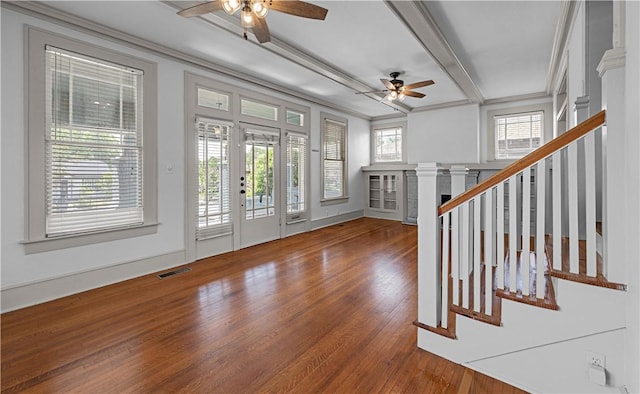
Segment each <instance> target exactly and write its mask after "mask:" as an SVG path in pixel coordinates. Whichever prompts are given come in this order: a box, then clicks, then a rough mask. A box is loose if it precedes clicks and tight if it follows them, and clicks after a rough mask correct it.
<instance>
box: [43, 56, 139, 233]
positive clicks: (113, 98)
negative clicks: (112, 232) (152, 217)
mask: <svg viewBox="0 0 640 394" xmlns="http://www.w3.org/2000/svg"><path fill="white" fill-rule="evenodd" d="M45 51H46V92H47V93H46V114H45V116H46V124H45V127H46V131H45V152H46V153H45V179H46V187H45V193H46V226H45V232H46V236H47V237H55V236H61V235H69V234H81V233H86V232H93V231H99V230H104V229H109V228H118V227H126V226H134V225H139V224H142V223H143V196H142V186H143V185H142V179H143V178H142V175H143V174H142V159H143V158H142V143H143V141H142V110H143V103H142V77H143V73H142V71H140V70H135V69H131V68H127V67H123V66H120V65H116V64H113V63H109V62H105V61H102V60H98V59H92V58H88V57H85V56H82V55H78V54H75V53H72V52H68V51H65V50H61V49H57V48H54V47H50V46H47V47H46V49H45Z"/></svg>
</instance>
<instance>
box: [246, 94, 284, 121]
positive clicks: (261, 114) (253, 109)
mask: <svg viewBox="0 0 640 394" xmlns="http://www.w3.org/2000/svg"><path fill="white" fill-rule="evenodd" d="M240 113H241V114H242V115H249V116H254V117H256V118H261V119H267V120H273V121H277V120H278V107H277V106H274V105H270V104H265V103H260V102H257V101H252V100H247V99H241V100H240Z"/></svg>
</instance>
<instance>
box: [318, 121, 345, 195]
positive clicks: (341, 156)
mask: <svg viewBox="0 0 640 394" xmlns="http://www.w3.org/2000/svg"><path fill="white" fill-rule="evenodd" d="M346 154H347V122H346V120H343V119H335V118H330V117H326V116H323V117H322V200H323V201H328V200H336V199H345V198H347V197H348V194H347V156H346Z"/></svg>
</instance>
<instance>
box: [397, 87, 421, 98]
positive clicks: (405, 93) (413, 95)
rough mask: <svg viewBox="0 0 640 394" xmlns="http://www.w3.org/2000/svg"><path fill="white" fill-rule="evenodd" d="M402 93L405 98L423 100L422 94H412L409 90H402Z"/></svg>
mask: <svg viewBox="0 0 640 394" xmlns="http://www.w3.org/2000/svg"><path fill="white" fill-rule="evenodd" d="M402 93H404V95H405V96H411V97H416V98H423V97H424V94H422V93H418V92H412V91H411V90H406V89H405V90H404V91H403V92H402Z"/></svg>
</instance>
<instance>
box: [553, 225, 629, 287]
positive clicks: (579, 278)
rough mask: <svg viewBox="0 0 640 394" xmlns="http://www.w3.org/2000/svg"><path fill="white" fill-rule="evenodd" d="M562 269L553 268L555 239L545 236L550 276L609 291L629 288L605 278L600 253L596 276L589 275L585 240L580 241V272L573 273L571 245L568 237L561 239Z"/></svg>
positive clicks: (598, 254)
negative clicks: (570, 253) (571, 267)
mask: <svg viewBox="0 0 640 394" xmlns="http://www.w3.org/2000/svg"><path fill="white" fill-rule="evenodd" d="M561 242H562V245H561V248H562V252H561V256H562V263H561V264H560V266H561V269H560V270H557V269H554V268H553V237H552V236H551V235H547V236H545V247H546V249H547V258H548V259H549V262H550V264H549V275H550V276H553V277H555V278H560V279H565V280H570V281H572V282H578V283H584V284H588V285H592V286H599V287H606V288H609V289H616V290H626V288H627V286H626V285H625V284H622V283H616V282H610V281H609V280H607V278H606V277H605V276H604V263H603V259H602V256H601V255H600V253H598V252H596V276H595V277H593V276H589V275H587V258H586V255H587V247H586V241H585V240H578V272H577V273H576V272H571V269H570V261H569V244H570V240H569V238H568V237H562V238H561Z"/></svg>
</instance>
